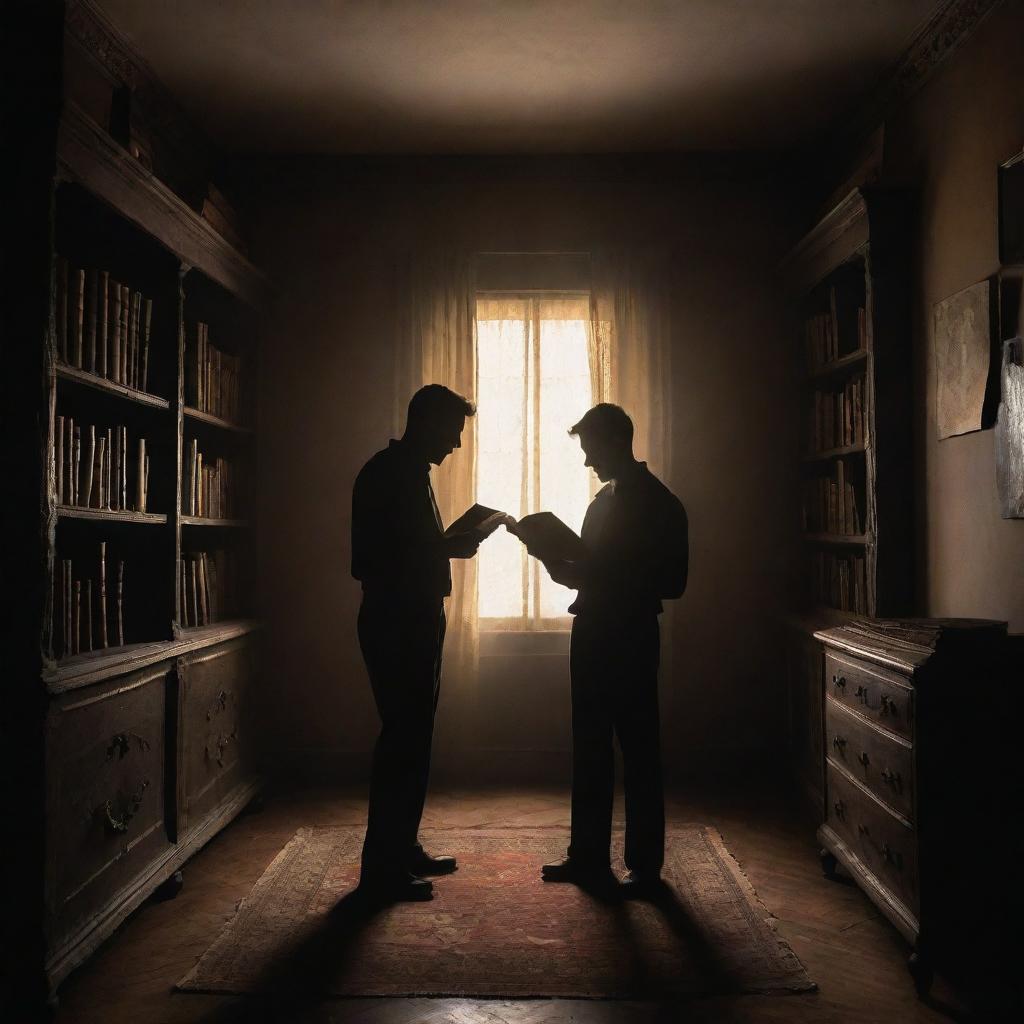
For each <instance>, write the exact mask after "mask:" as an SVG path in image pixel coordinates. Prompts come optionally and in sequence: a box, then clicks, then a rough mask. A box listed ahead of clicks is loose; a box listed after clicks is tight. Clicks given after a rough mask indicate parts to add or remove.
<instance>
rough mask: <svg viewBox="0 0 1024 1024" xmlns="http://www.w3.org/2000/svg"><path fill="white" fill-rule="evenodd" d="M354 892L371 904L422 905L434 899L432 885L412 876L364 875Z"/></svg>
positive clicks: (425, 880) (423, 879)
mask: <svg viewBox="0 0 1024 1024" xmlns="http://www.w3.org/2000/svg"><path fill="white" fill-rule="evenodd" d="M356 891H357V892H358V893H359V895H360V896H362V897H363V898H364V899H367V900H370V901H371V902H373V903H422V902H425V901H426V900H432V899H433V898H434V883H433V882H429V881H427V879H425V878H417V877H416V876H415V875H413V874H405V875H383V876H380V877H375V876H374V875H370V876H368V877H367V876H365V875H364V876H363V877H362V878H360V879H359V888H358V889H357V890H356Z"/></svg>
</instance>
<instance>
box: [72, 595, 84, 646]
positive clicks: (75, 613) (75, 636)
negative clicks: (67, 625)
mask: <svg viewBox="0 0 1024 1024" xmlns="http://www.w3.org/2000/svg"><path fill="white" fill-rule="evenodd" d="M74 602H75V603H74V606H73V608H72V611H71V653H72V654H78V653H80V651H81V650H82V581H81V580H75V587H74Z"/></svg>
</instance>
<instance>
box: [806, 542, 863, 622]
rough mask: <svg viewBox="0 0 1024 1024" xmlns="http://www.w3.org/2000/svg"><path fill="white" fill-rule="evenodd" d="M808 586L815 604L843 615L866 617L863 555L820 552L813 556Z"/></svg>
mask: <svg viewBox="0 0 1024 1024" xmlns="http://www.w3.org/2000/svg"><path fill="white" fill-rule="evenodd" d="M811 585H812V587H813V588H814V593H813V594H812V597H813V598H814V600H815V601H816V602H817V603H818V604H823V605H829V606H830V607H832V608H838V609H839V610H840V611H844V612H855V613H856V614H858V615H867V614H868V597H867V594H868V590H867V575H866V566H865V562H864V556H863V555H855V554H849V555H847V554H836V553H834V552H830V551H819V552H816V553H815V555H814V565H813V575H812V580H811Z"/></svg>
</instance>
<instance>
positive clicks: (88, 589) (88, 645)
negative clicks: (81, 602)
mask: <svg viewBox="0 0 1024 1024" xmlns="http://www.w3.org/2000/svg"><path fill="white" fill-rule="evenodd" d="M82 629H83V631H84V633H85V649H86V650H87V651H91V650H92V580H91V579H90V580H86V581H85V622H84V623H83V626H82Z"/></svg>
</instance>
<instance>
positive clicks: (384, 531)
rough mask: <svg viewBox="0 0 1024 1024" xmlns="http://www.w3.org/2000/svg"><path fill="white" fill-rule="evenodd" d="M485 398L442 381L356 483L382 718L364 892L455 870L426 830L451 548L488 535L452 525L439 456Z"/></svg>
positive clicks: (418, 398)
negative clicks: (448, 530)
mask: <svg viewBox="0 0 1024 1024" xmlns="http://www.w3.org/2000/svg"><path fill="white" fill-rule="evenodd" d="M475 411H476V409H475V407H474V406H473V403H472V402H470V401H468V400H467V399H465V398H463V397H462V396H461V395H457V394H456V393H455V392H454V391H450V390H449V389H448V388H446V387H442V386H441V385H440V384H428V385H427V386H426V387H423V388H421V389H420V390H419V391H417V392H416V394H415V395H413V397H412V400H411V401H410V402H409V411H408V418H407V420H406V428H405V433H404V434H403V435H402V438H401V440H399V441H394V440H393V441H391V443H390V444H389V445H388V447H387V448H385V449H384V450H383V451H380V452H377V454H376V455H374V456H373V458H372V459H370V461H369V462H367V464H366V465H365V466H364V467H363V468H362V470H361V471H360V473H359V476H358V477H357V478H356V482H355V487H354V488H353V491H352V575H353V576H355V578H356V579H358V580H360V581H362V584H363V602H362V606H361V607H360V609H359V646H360V648H361V649H362V652H363V658H364V659H365V661H366V668H367V670H368V672H369V676H370V685H371V686H372V688H373V696H374V700H375V701H376V703H377V711H378V713H379V714H380V719H381V731H380V736H379V737H378V738H377V744H376V746H375V748H374V752H373V767H372V774H371V780H370V806H369V815H368V822H367V827H366V838H365V841H364V843H363V857H362V873H361V877H360V882H359V888H360V890H361V891H362V892H364V893H366V894H368V895H370V896H372V897H374V898H379V899H383V900H426V899H430V898H431V896H432V894H433V886H432V884H431V883H430V882H429V881H427V880H425V879H423V878H421V877H419V876H421V875H426V874H435V875H436V874H445V873H447V872H450V871H454V870H455V867H456V864H455V858H454V857H432V856H430V855H429V854H428V853H426V852H425V851H424V849H423V847H422V846H421V845H420V843H419V842H418V840H417V835H418V832H419V825H420V818H421V817H422V815H423V803H424V800H425V799H426V792H427V776H428V774H429V770H430V745H431V740H432V737H433V731H434V712H435V710H436V708H437V698H438V692H439V685H440V678H441V649H442V646H443V645H444V632H445V616H444V598H445V597H446V596H447V595H448V594H450V593H451V589H452V577H451V570H450V567H449V564H448V560H449V559H450V558H471V557H472V556H473V555H474V554H476V550H477V547H478V545H479V542H480V541H479V537H478V536H475V535H473V534H456V535H455V536H450V537H446V536H445V535H444V528H443V526H442V524H441V517H440V515H439V513H438V510H437V503H436V501H435V500H434V491H433V488H432V487H431V484H430V465H431V463H433V464H434V465H440V464H441V463H442V462H443V461H444V460H445V459H446V458H447V457H448V456H449V455H450V454H451V453H452V452H453V451H454V450H455V449H456V448H459V447H461V436H462V431H463V428H464V427H465V424H466V417H467V416H472V415H473V414H474V413H475Z"/></svg>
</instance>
